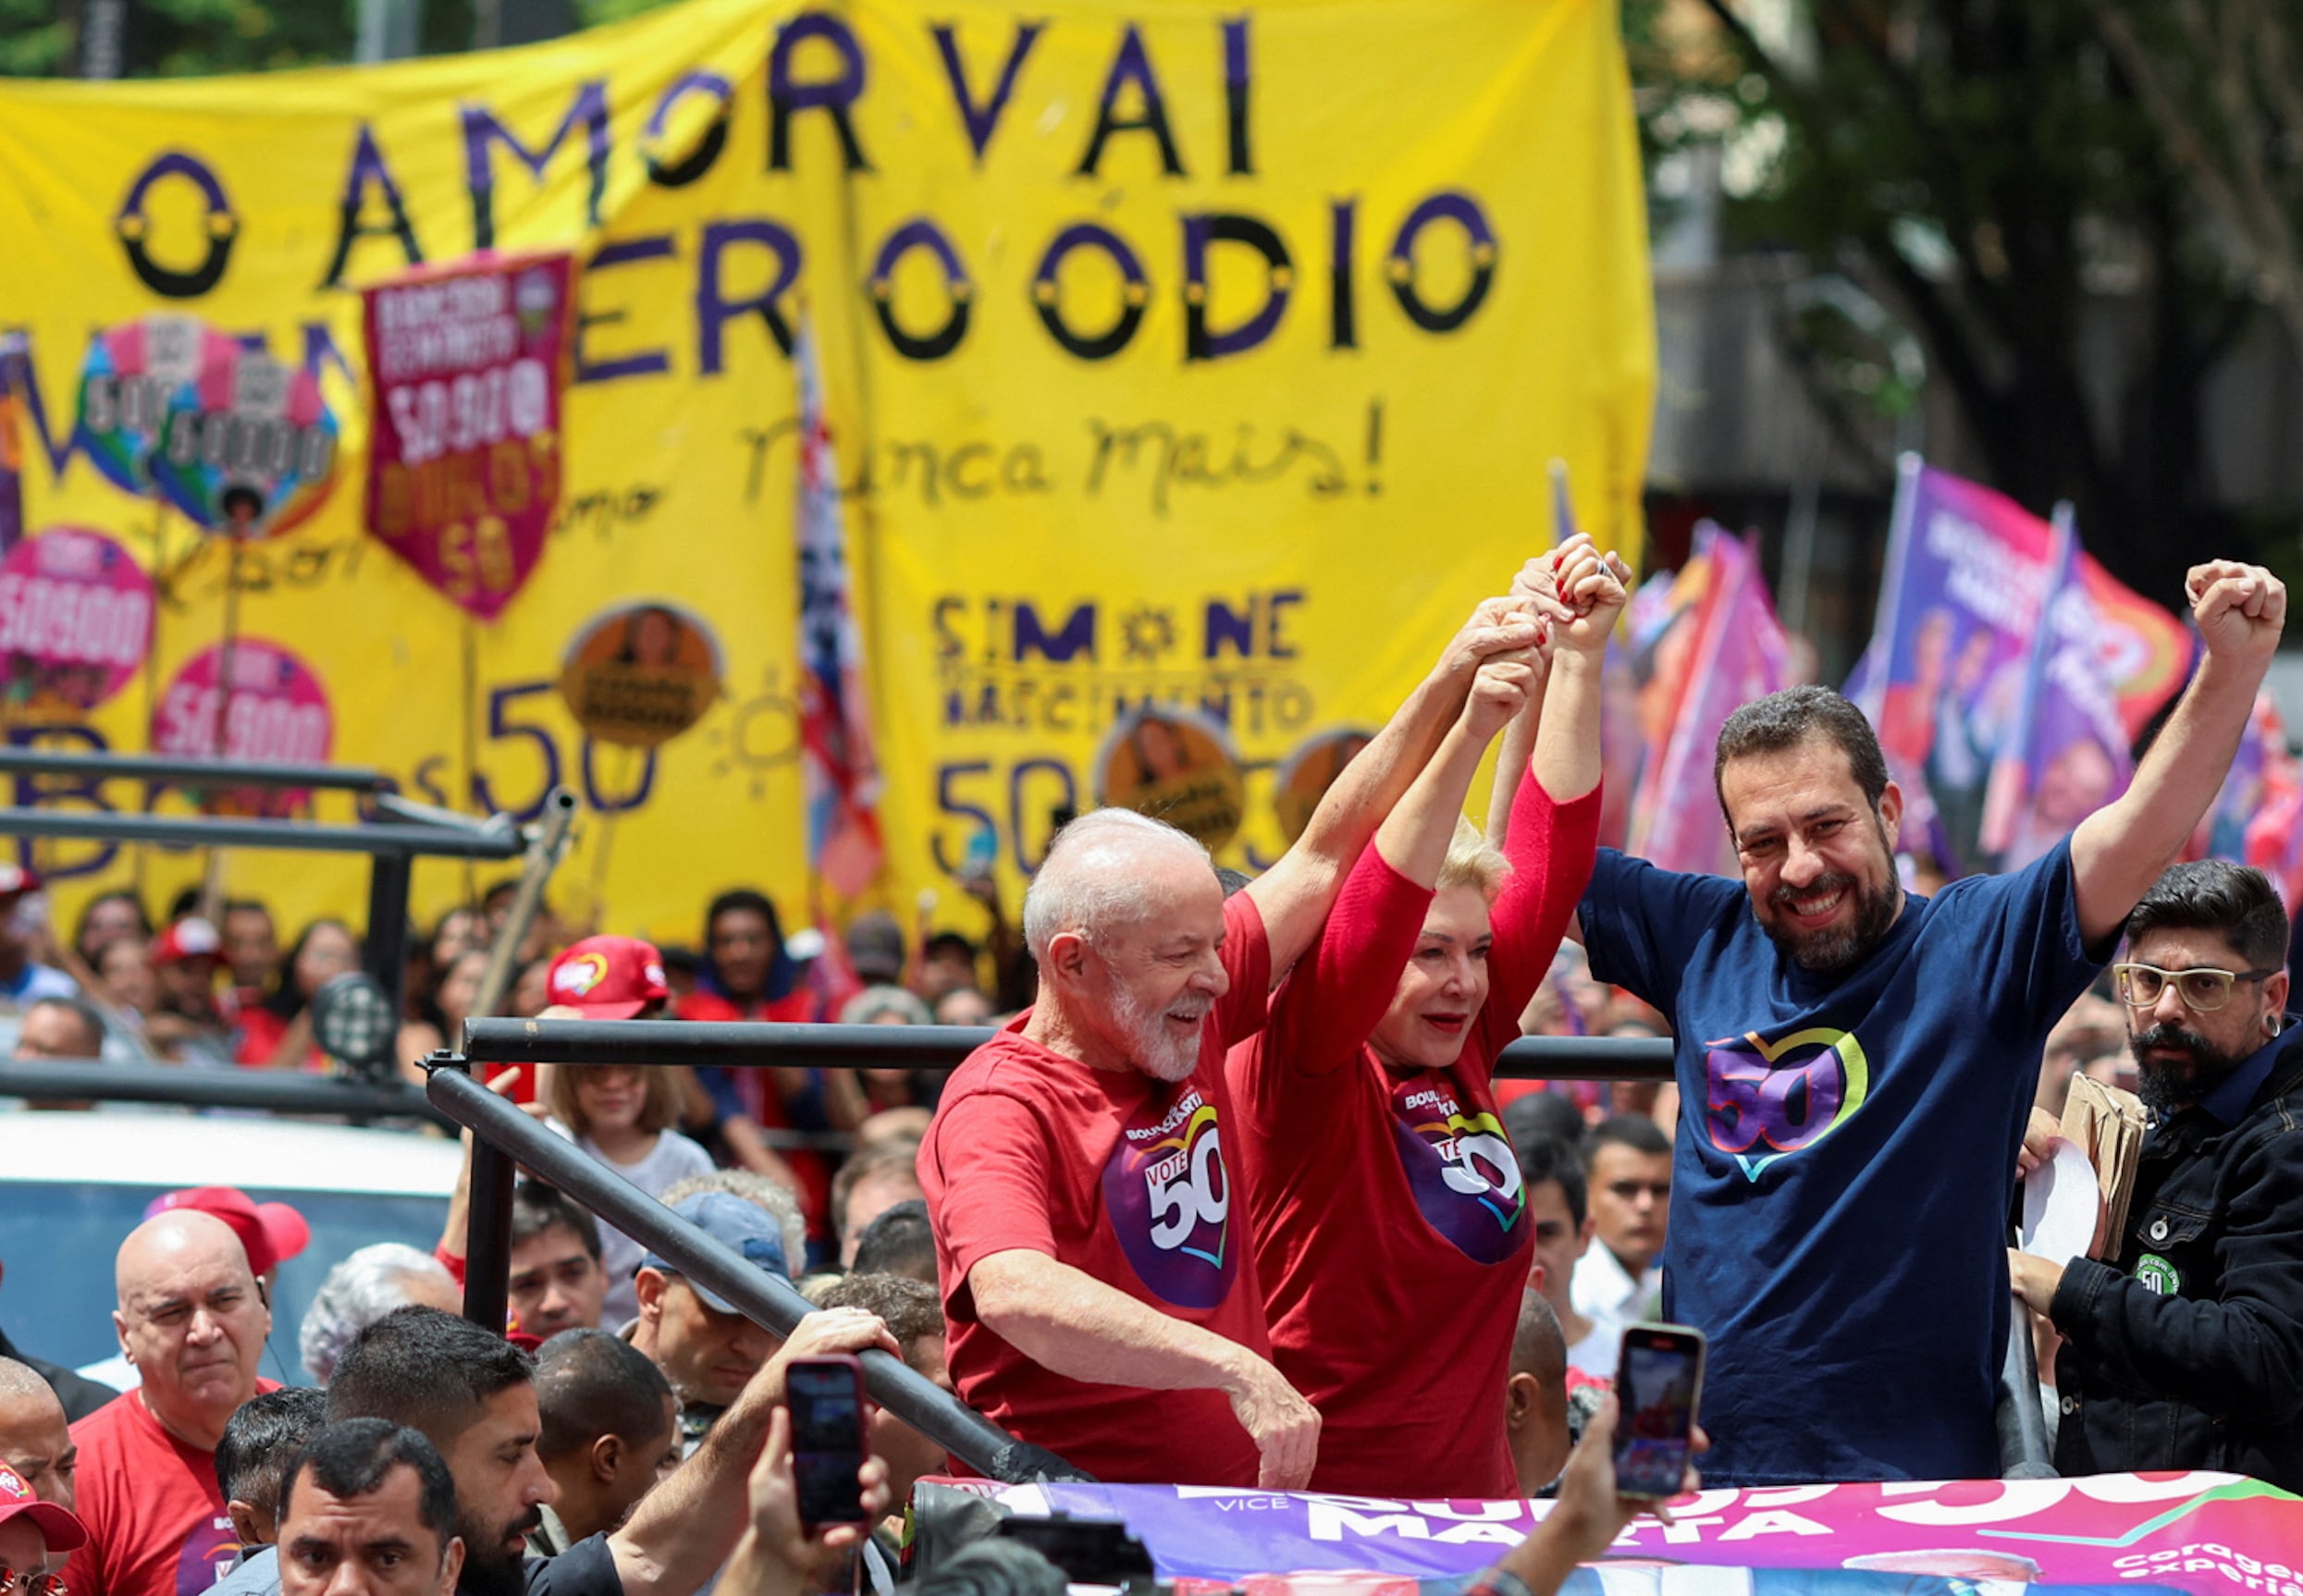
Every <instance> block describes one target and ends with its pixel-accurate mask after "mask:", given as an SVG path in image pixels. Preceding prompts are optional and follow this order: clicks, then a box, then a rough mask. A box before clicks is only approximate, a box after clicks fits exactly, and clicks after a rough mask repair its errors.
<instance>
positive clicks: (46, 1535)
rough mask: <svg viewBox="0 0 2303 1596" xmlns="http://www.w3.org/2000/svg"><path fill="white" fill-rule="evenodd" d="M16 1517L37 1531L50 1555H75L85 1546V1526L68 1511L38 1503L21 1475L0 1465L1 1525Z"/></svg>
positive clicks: (46, 1503) (65, 1508) (86, 1532)
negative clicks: (23, 1519) (60, 1553)
mask: <svg viewBox="0 0 2303 1596" xmlns="http://www.w3.org/2000/svg"><path fill="white" fill-rule="evenodd" d="M19 1513H20V1514H22V1515H23V1516H25V1517H27V1518H29V1519H31V1521H32V1523H33V1524H34V1525H36V1526H38V1527H39V1529H40V1538H41V1540H42V1541H44V1542H46V1544H47V1547H48V1550H49V1551H51V1552H77V1551H79V1550H80V1548H81V1547H83V1546H85V1545H87V1544H88V1528H87V1526H85V1525H83V1524H82V1523H80V1520H79V1519H78V1518H76V1517H74V1516H72V1511H71V1509H70V1508H68V1507H58V1506H57V1505H56V1504H55V1503H53V1502H43V1501H41V1500H40V1498H39V1497H37V1496H34V1495H33V1494H32V1488H31V1486H29V1485H27V1484H25V1483H24V1480H23V1477H22V1476H21V1475H19V1474H18V1473H17V1472H16V1470H15V1469H13V1468H10V1467H8V1466H7V1465H6V1464H5V1463H0V1524H6V1522H7V1521H8V1520H9V1519H11V1518H13V1517H15V1516H17V1515H18V1514H19ZM34 1572H38V1570H34Z"/></svg>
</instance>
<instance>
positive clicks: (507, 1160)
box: [426, 1054, 1086, 1484]
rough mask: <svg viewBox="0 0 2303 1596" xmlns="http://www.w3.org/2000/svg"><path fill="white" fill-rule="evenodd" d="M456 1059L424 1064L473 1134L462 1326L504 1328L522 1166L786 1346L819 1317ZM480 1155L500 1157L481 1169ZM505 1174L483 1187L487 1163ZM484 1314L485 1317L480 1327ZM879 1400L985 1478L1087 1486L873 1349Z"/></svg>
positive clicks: (444, 1101)
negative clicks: (502, 1257) (514, 1198)
mask: <svg viewBox="0 0 2303 1596" xmlns="http://www.w3.org/2000/svg"><path fill="white" fill-rule="evenodd" d="M461 1063H462V1061H461V1060H458V1059H457V1058H455V1056H454V1055H452V1054H435V1055H434V1056H433V1057H432V1059H431V1060H429V1061H427V1062H426V1068H427V1069H429V1070H430V1071H431V1076H432V1080H431V1085H430V1087H429V1088H428V1090H429V1092H430V1095H431V1099H432V1101H433V1103H434V1104H435V1105H437V1107H438V1109H439V1110H440V1111H441V1112H442V1113H445V1114H447V1115H448V1116H449V1117H450V1119H453V1120H455V1121H457V1122H458V1123H461V1124H463V1125H465V1126H467V1127H469V1128H470V1130H471V1132H472V1135H473V1139H474V1160H473V1171H472V1231H473V1234H472V1235H471V1238H470V1240H469V1242H468V1243H467V1246H466V1258H465V1263H464V1273H465V1279H466V1281H467V1282H468V1283H473V1284H477V1283H480V1282H482V1281H483V1280H484V1279H492V1281H493V1283H494V1285H495V1292H494V1296H493V1301H492V1302H486V1303H481V1302H475V1297H479V1296H483V1295H486V1294H485V1293H474V1292H473V1291H471V1290H470V1289H469V1288H467V1292H466V1296H465V1303H464V1312H465V1317H466V1318H470V1319H474V1320H475V1321H476V1322H479V1323H483V1324H486V1326H487V1327H488V1328H489V1329H491V1330H498V1331H500V1330H501V1329H502V1328H503V1323H504V1316H503V1307H502V1301H503V1282H504V1274H503V1272H502V1271H500V1270H495V1271H492V1272H484V1271H488V1264H487V1261H486V1259H485V1258H483V1242H482V1238H481V1229H482V1226H483V1225H487V1226H488V1227H489V1228H490V1229H491V1230H493V1229H495V1228H496V1225H495V1223H494V1222H496V1221H497V1220H498V1219H499V1216H500V1225H501V1231H502V1236H501V1240H500V1243H499V1241H498V1239H497V1238H496V1237H495V1236H493V1235H491V1236H490V1237H489V1238H488V1240H487V1242H486V1251H488V1252H490V1253H496V1252H498V1249H499V1246H501V1248H502V1249H503V1253H504V1254H506V1255H508V1252H509V1246H510V1239H511V1180H510V1166H511V1164H512V1163H513V1162H514V1161H515V1160H516V1161H517V1162H518V1163H520V1164H523V1165H525V1166H526V1167H527V1168H528V1169H530V1170H533V1171H534V1172H536V1175H537V1176H539V1177H540V1178H541V1179H543V1180H546V1181H548V1182H549V1183H550V1184H551V1185H555V1186H558V1187H559V1188H560V1190H561V1191H563V1192H565V1193H566V1194H567V1195H568V1196H570V1197H573V1198H574V1199H575V1200H576V1201H577V1202H579V1203H582V1204H583V1205H584V1206H585V1208H587V1209H591V1210H592V1212H594V1213H596V1214H597V1215H598V1216H599V1217H600V1218H601V1219H603V1220H605V1221H606V1222H609V1223H610V1224H612V1225H614V1226H615V1227H616V1228H617V1229H618V1230H620V1231H622V1232H623V1234H626V1235H628V1236H630V1237H632V1239H633V1240H634V1241H637V1242H639V1243H641V1244H642V1245H643V1246H647V1248H648V1249H649V1250H651V1251H653V1252H655V1253H657V1254H659V1255H660V1256H661V1257H663V1258H666V1259H668V1260H669V1261H671V1263H673V1264H675V1265H676V1266H678V1268H679V1271H680V1272H681V1273H682V1274H684V1275H685V1276H686V1277H687V1278H688V1279H690V1280H692V1281H695V1282H696V1283H697V1284H699V1285H702V1286H705V1287H708V1289H709V1290H711V1291H712V1292H713V1293H714V1294H715V1295H719V1296H720V1297H723V1298H725V1299H726V1300H727V1301H728V1302H730V1303H733V1305H734V1306H735V1307H737V1309H739V1310H740V1311H741V1312H742V1313H743V1314H744V1315H745V1317H746V1318H748V1319H750V1320H754V1321H755V1322H756V1323H758V1324H760V1325H763V1326H765V1327H766V1328H767V1329H768V1330H769V1331H770V1332H773V1333H774V1334H776V1335H777V1336H779V1337H782V1336H789V1335H790V1334H791V1333H792V1332H793V1331H794V1329H795V1328H796V1327H797V1326H798V1324H799V1321H800V1320H802V1319H803V1318H805V1317H806V1316H807V1314H809V1313H811V1312H813V1311H814V1307H813V1305H811V1304H810V1303H809V1302H808V1300H807V1298H806V1297H804V1296H802V1295H800V1294H799V1292H798V1291H797V1290H796V1289H795V1288H794V1286H793V1285H792V1284H791V1283H790V1282H788V1281H785V1280H782V1279H780V1278H778V1277H777V1276H775V1275H771V1274H770V1273H768V1272H767V1271H764V1270H761V1269H760V1268H758V1267H757V1266H756V1265H754V1264H752V1263H749V1262H747V1261H745V1258H743V1257H742V1255H740V1254H738V1253H736V1252H734V1251H733V1250H732V1249H731V1248H729V1247H728V1246H724V1245H723V1244H721V1243H720V1242H719V1241H717V1240H715V1239H713V1238H712V1237H711V1236H709V1235H708V1234H705V1233H704V1232H703V1231H701V1230H699V1229H697V1228H696V1226H694V1225H692V1224H689V1223H688V1222H685V1221H684V1220H683V1219H681V1218H680V1217H679V1216H678V1215H676V1214H674V1213H673V1212H672V1211H671V1209H668V1208H666V1207H664V1205H663V1204H661V1203H659V1202H658V1201H657V1200H656V1199H655V1198H653V1197H648V1196H647V1195H646V1194H645V1193H643V1192H642V1191H641V1190H640V1189H639V1188H638V1187H637V1186H635V1185H632V1183H631V1182H629V1181H627V1180H624V1179H623V1178H622V1177H621V1176H619V1175H617V1174H615V1173H613V1172H610V1170H609V1169H608V1168H607V1167H606V1166H605V1165H603V1164H601V1163H600V1162H599V1161H598V1160H596V1159H594V1158H592V1157H591V1156H590V1155H589V1154H587V1153H585V1152H584V1151H583V1150H582V1149H581V1148H577V1147H575V1146H574V1145H573V1143H571V1142H568V1141H566V1140H564V1139H563V1138H561V1137H560V1136H555V1135H553V1134H552V1133H551V1132H550V1131H548V1130H547V1129H546V1128H545V1127H544V1126H543V1125H541V1124H539V1123H537V1122H536V1120H535V1119H533V1118H532V1117H530V1116H529V1115H527V1114H525V1113H523V1112H522V1111H520V1110H518V1109H517V1108H514V1107H513V1106H512V1105H511V1104H510V1103H507V1102H505V1101H504V1100H503V1099H501V1098H499V1097H498V1096H497V1095H496V1094H495V1093H494V1092H491V1091H489V1090H488V1089H487V1088H486V1087H483V1086H481V1085H480V1084H479V1083H477V1082H476V1081H474V1080H473V1079H472V1077H471V1076H470V1075H468V1074H465V1073H464V1072H463V1070H462V1068H461V1067H459V1066H460V1065H461ZM480 1148H489V1149H492V1150H493V1151H494V1152H496V1153H497V1154H498V1155H499V1156H498V1157H497V1158H495V1159H491V1160H482V1159H481V1158H480V1157H479V1156H478V1154H479V1150H480ZM484 1162H485V1163H486V1164H492V1165H496V1166H498V1167H499V1172H491V1173H490V1174H489V1175H488V1176H487V1177H486V1180H485V1181H484V1180H483V1176H482V1169H483V1164H484ZM483 1314H485V1315H486V1317H482V1315H483ZM861 1361H862V1363H863V1366H864V1380H865V1383H866V1385H867V1386H868V1389H869V1390H870V1392H871V1396H872V1400H873V1401H874V1402H877V1403H878V1404H880V1406H882V1407H884V1408H886V1409H888V1410H889V1411H890V1412H892V1413H893V1414H894V1415H895V1416H896V1417H897V1418H901V1419H902V1420H903V1421H904V1422H905V1423H906V1424H908V1425H910V1426H911V1427H912V1428H913V1429H914V1430H918V1431H919V1432H920V1433H921V1434H922V1435H925V1436H926V1437H928V1439H929V1440H930V1441H932V1442H934V1443H936V1444H937V1445H939V1446H941V1447H942V1448H943V1449H944V1450H945V1451H946V1452H949V1453H950V1454H951V1455H953V1456H954V1457H956V1458H958V1459H959V1460H960V1461H961V1462H963V1463H965V1464H967V1467H970V1468H973V1469H975V1470H976V1471H977V1472H978V1473H979V1474H982V1475H984V1476H986V1477H987V1478H989V1479H1000V1480H1004V1481H1007V1482H1009V1483H1011V1484H1020V1483H1022V1482H1024V1481H1026V1480H1029V1479H1084V1478H1086V1476H1084V1475H1081V1474H1080V1473H1079V1472H1078V1470H1077V1469H1074V1468H1072V1467H1070V1466H1069V1465H1067V1464H1065V1462H1064V1461H1063V1459H1061V1458H1059V1457H1057V1456H1056V1455H1054V1454H1053V1453H1051V1452H1048V1451H1045V1450H1043V1449H1042V1448H1040V1447H1036V1446H1032V1445H1029V1444H1028V1443H1025V1442H1021V1441H1018V1440H1016V1438H1015V1437H1014V1436H1012V1435H1010V1434H1008V1433H1007V1432H1006V1431H1005V1430H1002V1429H1001V1428H1000V1427H999V1426H998V1425H996V1424H993V1423H992V1422H991V1420H990V1419H988V1418H984V1417H983V1416H982V1415H981V1414H979V1413H978V1412H976V1411H975V1410H974V1409H973V1408H971V1407H969V1406H967V1404H965V1403H963V1402H961V1401H960V1400H959V1398H957V1397H956V1396H954V1395H953V1394H952V1393H950V1392H948V1391H945V1390H943V1389H942V1387H941V1386H938V1385H936V1384H935V1383H933V1382H932V1381H930V1380H928V1379H927V1378H926V1377H925V1376H923V1375H921V1374H920V1373H919V1372H918V1371H917V1370H916V1369H913V1368H911V1366H910V1365H908V1364H906V1363H905V1361H904V1360H903V1359H902V1358H899V1357H894V1356H893V1355H892V1354H890V1353H887V1352H882V1351H880V1350H877V1349H873V1350H870V1351H867V1352H865V1353H863V1354H862V1355H861Z"/></svg>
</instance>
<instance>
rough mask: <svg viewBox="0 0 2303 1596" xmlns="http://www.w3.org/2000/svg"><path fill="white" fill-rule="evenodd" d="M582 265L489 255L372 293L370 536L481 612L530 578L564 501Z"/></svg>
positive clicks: (560, 258) (489, 611) (490, 611)
mask: <svg viewBox="0 0 2303 1596" xmlns="http://www.w3.org/2000/svg"><path fill="white" fill-rule="evenodd" d="M570 270H571V268H570V265H569V260H568V257H567V256H566V255H564V254H559V255H531V256H524V257H521V258H518V259H506V260H493V259H482V260H481V261H480V262H479V263H478V264H470V265H458V266H452V267H447V268H442V269H427V270H425V271H421V272H417V273H414V274H413V275H411V276H405V277H400V278H397V279H395V280H394V281H392V282H388V283H383V284H379V285H378V286H376V287H375V288H372V289H368V290H367V293H366V301H367V305H366V311H367V314H366V325H367V338H368V377H369V383H370V386H371V387H372V390H373V392H374V396H375V398H374V403H373V405H372V408H371V411H370V419H371V423H372V425H373V427H374V429H375V430H374V433H373V435H372V436H371V439H370V443H369V450H368V497H367V526H368V532H369V534H371V535H372V536H375V537H376V538H378V539H380V540H381V541H382V542H383V544H384V546H385V547H387V548H388V549H390V550H391V551H392V552H393V553H394V554H395V555H398V556H399V557H400V559H403V560H405V561H407V562H408V564H409V565H410V566H412V567H413V568H414V570H415V571H416V574H418V575H419V576H421V577H423V578H424V580H425V583H428V584H430V585H431V586H432V587H433V588H434V589H436V590H437V592H439V593H440V594H441V595H443V596H444V597H446V598H447V599H448V600H449V601H450V603H452V604H455V605H457V606H458V607H460V608H463V609H465V610H467V611H469V612H470V613H471V614H473V615H474V616H476V617H478V618H479V619H480V620H494V619H495V618H496V616H497V615H498V614H499V613H500V612H501V611H502V609H503V608H504V606H506V605H507V604H510V603H511V600H512V598H513V596H514V595H517V594H518V593H519V591H520V590H521V588H523V587H524V586H525V585H527V581H528V578H529V577H530V576H532V575H534V574H535V571H536V564H537V562H538V561H540V560H541V559H543V558H544V540H545V535H546V534H547V533H548V532H549V530H550V528H551V521H552V513H553V511H554V510H556V509H558V508H559V505H560V437H561V436H562V435H561V427H560V402H561V395H562V389H563V387H564V386H565V381H566V365H567V350H568V347H569V346H568V339H569V326H570V321H569V311H568V291H569V282H570Z"/></svg>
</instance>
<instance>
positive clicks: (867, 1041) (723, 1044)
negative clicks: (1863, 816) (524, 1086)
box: [463, 1020, 1671, 1081]
mask: <svg viewBox="0 0 2303 1596" xmlns="http://www.w3.org/2000/svg"><path fill="white" fill-rule="evenodd" d="M997 1034H998V1033H997V1032H994V1031H992V1030H991V1029H989V1028H988V1027H985V1026H981V1025H770V1024H744V1023H738V1022H733V1021H730V1022H715V1023H712V1024H708V1025H702V1024H697V1023H696V1022H694V1021H690V1020H470V1021H467V1022H465V1025H464V1028H463V1056H464V1058H466V1059H467V1060H469V1061H470V1062H473V1063H475V1064H480V1063H486V1064H524V1063H537V1062H547V1063H558V1064H634V1063H655V1064H720V1065H727V1064H766V1063H775V1064H782V1065H785V1066H788V1067H791V1068H794V1069H906V1070H948V1069H952V1068H954V1067H955V1066H956V1065H957V1064H958V1063H959V1062H960V1061H961V1060H962V1059H965V1058H966V1057H967V1055H968V1054H969V1053H971V1052H973V1051H974V1050H976V1049H978V1048H979V1047H981V1046H982V1045H983V1044H984V1043H985V1042H987V1041H990V1040H991V1037H994V1036H995V1035H997ZM1496 1077H1497V1078H1498V1079H1501V1080H1514V1081H1519V1080H1561V1081H1567V1080H1573V1081H1668V1080H1669V1079H1670V1078H1671V1044H1670V1043H1669V1042H1667V1041H1663V1040H1660V1039H1658V1038H1656V1037H1521V1038H1520V1040H1518V1041H1516V1042H1514V1043H1512V1044H1511V1045H1510V1046H1509V1047H1508V1048H1506V1049H1505V1050H1503V1054H1502V1056H1501V1057H1500V1058H1499V1059H1498V1060H1497V1061H1496Z"/></svg>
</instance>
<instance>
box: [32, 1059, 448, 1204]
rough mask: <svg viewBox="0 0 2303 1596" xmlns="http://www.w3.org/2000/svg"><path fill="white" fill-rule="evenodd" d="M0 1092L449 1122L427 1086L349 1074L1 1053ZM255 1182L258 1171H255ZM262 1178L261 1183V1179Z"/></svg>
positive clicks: (75, 1099) (41, 1098)
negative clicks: (385, 1082)
mask: <svg viewBox="0 0 2303 1596" xmlns="http://www.w3.org/2000/svg"><path fill="white" fill-rule="evenodd" d="M0 1098H25V1099H31V1100H32V1101H35V1102H118V1103H166V1104H169V1105H171V1106H173V1107H177V1108H187V1109H230V1110H234V1111H246V1110H261V1111H265V1112H269V1113H276V1114H316V1115H321V1116H324V1117H326V1118H329V1119H350V1120H382V1119H410V1120H419V1121H422V1122H425V1123H430V1124H438V1125H452V1124H453V1123H454V1122H453V1121H451V1120H450V1119H449V1118H448V1117H447V1116H446V1115H445V1114H443V1113H441V1112H440V1111H438V1110H437V1109H436V1108H434V1107H433V1106H432V1104H431V1101H430V1099H427V1098H425V1095H424V1093H423V1091H422V1090H420V1089H419V1088H417V1087H413V1086H409V1085H407V1084H406V1083H404V1082H400V1083H395V1084H390V1085H371V1084H369V1083H366V1082H363V1081H357V1080H353V1079H351V1078H349V1077H346V1076H339V1075H307V1074H292V1073H289V1072H287V1071H281V1070H242V1069H228V1070H205V1069H192V1068H188V1067H187V1066H185V1065H182V1064H123V1063H114V1062H111V1061H109V1060H105V1059H0ZM249 1178H250V1179H252V1180H257V1177H256V1176H255V1175H253V1174H252V1175H251V1176H250V1177H249ZM257 1184H258V1185H261V1184H263V1183H262V1182H261V1180H257Z"/></svg>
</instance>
